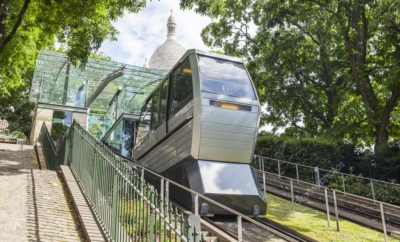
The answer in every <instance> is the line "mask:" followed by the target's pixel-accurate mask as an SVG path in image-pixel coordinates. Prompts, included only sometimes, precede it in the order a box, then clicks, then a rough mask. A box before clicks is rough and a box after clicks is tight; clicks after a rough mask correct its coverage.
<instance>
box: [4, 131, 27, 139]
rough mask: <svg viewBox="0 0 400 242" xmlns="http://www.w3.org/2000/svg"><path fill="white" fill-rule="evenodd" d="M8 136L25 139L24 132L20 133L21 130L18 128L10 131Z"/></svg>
mask: <svg viewBox="0 0 400 242" xmlns="http://www.w3.org/2000/svg"><path fill="white" fill-rule="evenodd" d="M8 136H11V137H15V138H19V139H26V136H25V134H24V133H22V132H21V131H19V130H15V131H12V132H10V133H9V134H8Z"/></svg>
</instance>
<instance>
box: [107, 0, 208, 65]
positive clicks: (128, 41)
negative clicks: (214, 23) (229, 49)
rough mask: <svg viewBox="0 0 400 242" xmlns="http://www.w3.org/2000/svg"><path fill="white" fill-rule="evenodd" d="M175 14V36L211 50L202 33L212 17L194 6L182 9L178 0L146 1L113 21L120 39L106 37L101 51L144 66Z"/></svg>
mask: <svg viewBox="0 0 400 242" xmlns="http://www.w3.org/2000/svg"><path fill="white" fill-rule="evenodd" d="M171 10H172V11H173V14H174V16H175V19H176V22H177V27H176V39H177V41H178V42H179V43H181V44H182V45H183V46H184V47H185V48H186V49H192V48H197V49H201V50H208V49H209V48H207V46H205V44H204V43H203V41H202V39H201V36H200V33H201V30H202V29H203V28H204V27H205V26H207V25H208V24H209V23H210V22H211V20H210V18H208V17H205V16H201V15H199V14H196V13H195V12H194V11H192V10H181V9H180V8H179V1H178V0H161V1H157V0H155V1H151V2H147V6H146V8H145V9H143V10H141V11H140V12H139V13H127V14H125V15H124V16H123V17H122V18H120V19H119V20H118V21H116V22H115V23H114V26H115V27H116V28H117V30H118V31H119V34H118V36H117V41H112V42H110V41H106V42H105V43H104V44H103V45H102V47H101V48H100V52H101V53H102V54H104V55H106V56H110V57H111V58H112V59H113V60H115V61H118V62H122V63H127V64H132V65H140V66H143V65H144V63H145V59H146V58H147V60H149V59H150V57H151V55H152V54H153V52H154V51H155V50H156V49H157V47H158V46H160V45H161V44H163V43H164V41H165V40H166V38H167V20H168V17H169V15H170V11H171Z"/></svg>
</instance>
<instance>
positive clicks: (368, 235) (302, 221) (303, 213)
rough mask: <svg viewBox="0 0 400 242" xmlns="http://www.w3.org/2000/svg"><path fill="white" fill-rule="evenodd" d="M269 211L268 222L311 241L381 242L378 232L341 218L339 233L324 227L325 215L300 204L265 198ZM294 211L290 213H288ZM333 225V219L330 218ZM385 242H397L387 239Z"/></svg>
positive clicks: (277, 198) (275, 197)
mask: <svg viewBox="0 0 400 242" xmlns="http://www.w3.org/2000/svg"><path fill="white" fill-rule="evenodd" d="M267 200H268V211H267V214H266V217H267V218H270V219H272V220H274V221H276V222H278V223H281V224H283V225H285V226H288V227H290V228H292V229H294V230H296V231H299V232H301V233H304V234H305V235H307V236H309V237H311V238H314V239H315V240H317V241H335V242H339V241H340V242H349V241H364V242H367V241H368V242H374V241H381V240H382V238H383V234H382V233H381V232H378V231H375V230H373V229H369V228H367V227H365V226H362V225H359V224H356V223H353V222H350V221H348V220H345V219H343V218H340V232H338V231H337V230H336V227H335V226H332V224H331V227H327V224H326V213H324V212H322V211H318V210H316V209H312V208H309V207H307V206H303V205H300V204H297V203H296V204H295V205H293V204H292V203H291V201H290V200H287V199H283V198H281V197H278V196H274V195H272V194H267ZM292 210H294V212H293V213H292V212H291V211H292ZM331 219H332V221H333V222H334V221H335V218H334V216H331ZM388 241H393V242H394V241H397V240H396V239H395V238H393V237H391V236H388Z"/></svg>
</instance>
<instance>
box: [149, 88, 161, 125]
mask: <svg viewBox="0 0 400 242" xmlns="http://www.w3.org/2000/svg"><path fill="white" fill-rule="evenodd" d="M159 97H160V88H158V89H157V90H156V91H155V92H154V94H153V101H152V104H151V122H150V128H151V130H154V129H155V128H156V126H157V124H158V100H159Z"/></svg>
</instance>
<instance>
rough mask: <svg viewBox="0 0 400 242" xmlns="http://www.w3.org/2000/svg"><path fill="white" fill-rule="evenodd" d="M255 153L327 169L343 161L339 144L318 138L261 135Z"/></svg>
mask: <svg viewBox="0 0 400 242" xmlns="http://www.w3.org/2000/svg"><path fill="white" fill-rule="evenodd" d="M256 154H258V155H262V156H267V157H271V158H275V159H280V160H285V161H289V162H293V163H299V164H303V165H309V166H318V167H321V168H325V169H328V170H329V169H331V168H332V167H336V166H337V165H338V164H339V163H340V162H341V161H343V157H342V150H341V146H340V145H339V144H338V143H335V142H332V141H329V140H326V139H320V138H304V139H294V138H287V137H278V136H272V135H261V136H260V137H259V138H258V141H257V148H256Z"/></svg>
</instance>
